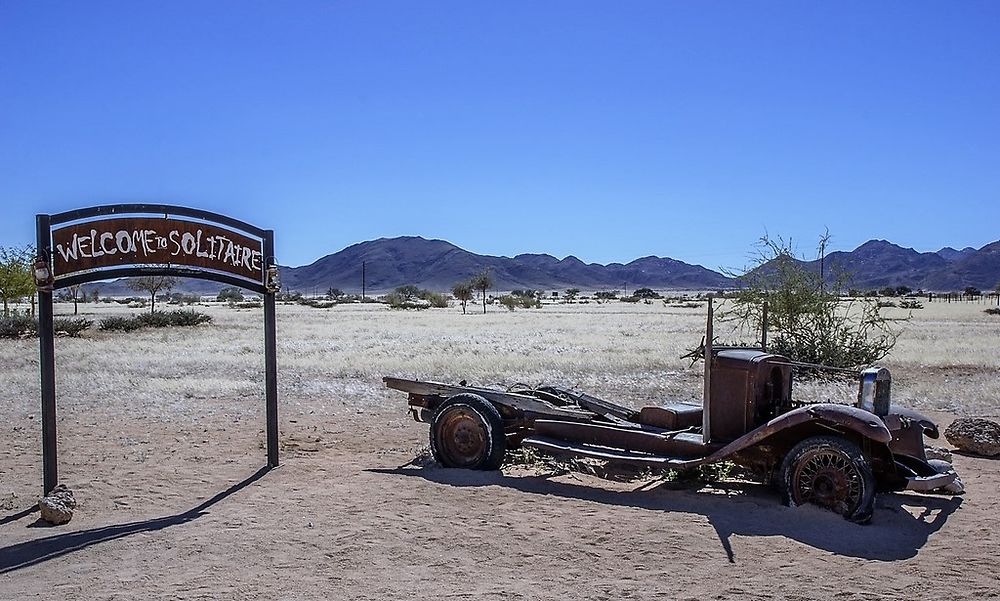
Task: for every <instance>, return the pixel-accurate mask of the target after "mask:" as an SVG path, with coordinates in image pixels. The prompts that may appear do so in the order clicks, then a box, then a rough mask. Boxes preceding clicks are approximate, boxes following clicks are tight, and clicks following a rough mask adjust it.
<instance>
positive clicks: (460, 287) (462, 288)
mask: <svg viewBox="0 0 1000 601" xmlns="http://www.w3.org/2000/svg"><path fill="white" fill-rule="evenodd" d="M451 294H452V295H453V296H454V297H455V298H456V299H458V300H459V301H460V302H461V303H462V314H463V315H465V304H466V303H468V302H469V301H470V300H472V299H473V298H474V297H475V295H474V293H473V290H472V284H470V283H469V282H459V283H457V284H455V285H454V286H452V287H451Z"/></svg>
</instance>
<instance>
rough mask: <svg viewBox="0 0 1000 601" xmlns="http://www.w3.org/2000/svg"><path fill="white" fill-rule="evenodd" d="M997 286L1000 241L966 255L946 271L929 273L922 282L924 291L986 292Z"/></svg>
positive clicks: (999, 280) (940, 270)
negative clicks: (967, 287)
mask: <svg viewBox="0 0 1000 601" xmlns="http://www.w3.org/2000/svg"><path fill="white" fill-rule="evenodd" d="M962 252H964V251H962ZM997 284H1000V240H998V241H997V242H991V243H990V244H987V245H986V246H984V247H982V248H980V249H979V250H977V251H974V252H972V253H969V254H966V255H965V256H964V257H962V258H961V259H958V260H957V261H954V262H953V263H951V264H950V265H949V266H948V268H947V269H939V270H937V271H935V272H933V273H930V274H928V275H927V277H926V278H924V280H923V287H924V288H925V289H927V290H942V291H944V290H962V289H964V288H965V287H966V286H975V287H976V288H979V289H980V290H983V291H987V290H994V289H995V288H996V286H997Z"/></svg>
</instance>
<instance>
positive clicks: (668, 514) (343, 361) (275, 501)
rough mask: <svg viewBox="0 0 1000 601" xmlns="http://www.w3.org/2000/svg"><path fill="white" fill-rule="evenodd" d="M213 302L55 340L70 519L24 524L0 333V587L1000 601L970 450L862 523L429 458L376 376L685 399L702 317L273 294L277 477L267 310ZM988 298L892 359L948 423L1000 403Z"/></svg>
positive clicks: (900, 380)
mask: <svg viewBox="0 0 1000 601" xmlns="http://www.w3.org/2000/svg"><path fill="white" fill-rule="evenodd" d="M197 308H198V309H199V310H202V311H205V312H208V313H209V314H211V315H212V317H213V322H212V323H211V324H207V325H202V326H198V327H195V328H166V329H157V330H142V331H138V332H133V333H128V334H125V333H120V332H98V331H96V330H94V331H91V332H89V333H88V334H86V335H85V337H83V338H79V339H71V338H59V339H57V340H56V361H57V395H58V411H59V414H58V427H59V447H60V465H59V467H60V476H61V481H63V482H65V483H66V484H67V485H68V486H69V487H70V488H71V489H72V490H73V491H74V492H75V494H76V498H77V500H78V502H79V507H78V508H77V511H76V515H75V517H74V518H73V520H72V522H70V523H69V524H67V525H64V526H58V527H45V526H43V525H41V524H39V523H38V513H37V512H35V511H32V507H33V506H34V505H35V503H36V501H37V498H38V495H39V493H40V492H41V457H40V438H41V434H40V430H39V422H40V419H39V409H38V404H39V401H38V398H39V392H38V342H37V340H35V339H30V340H21V341H9V340H7V341H0V365H2V374H3V378H2V380H0V415H2V416H3V418H4V419H3V424H2V425H0V428H2V431H3V432H4V433H5V436H4V437H3V440H4V441H5V444H4V445H3V446H2V447H0V599H4V600H6V599H11V600H13V599H31V598H46V599H49V598H54V597H55V598H61V599H290V600H295V599H498V600H499V599H647V598H649V599H651V598H662V599H699V600H701V599H837V600H849V599H949V600H954V599H986V598H1000V576H998V570H997V560H996V557H997V549H1000V461H998V460H990V459H982V458H974V457H968V456H962V455H956V456H955V466H956V468H957V469H958V470H959V472H960V473H961V474H962V477H963V479H964V481H965V484H966V487H967V493H966V494H965V495H964V496H961V497H949V496H932V495H919V494H912V493H907V494H885V495H880V496H879V498H878V501H877V503H876V513H875V517H874V519H873V521H872V523H871V524H870V525H867V526H859V525H855V524H852V523H849V522H847V521H845V520H843V519H841V518H840V517H838V516H836V515H834V514H832V513H829V512H825V511H822V510H819V509H816V508H811V507H800V508H788V507H784V506H782V505H781V504H780V503H779V499H778V495H777V494H776V493H775V492H774V491H772V490H771V489H769V488H767V487H765V486H763V485H760V484H754V483H750V482H743V481H739V480H724V481H722V482H719V483H715V484H711V485H695V484H680V483H676V482H664V481H658V480H648V479H647V480H637V481H631V482H614V481H608V480H602V479H599V478H597V477H594V476H591V475H586V474H582V473H575V472H571V473H563V472H558V471H554V470H552V469H549V468H548V467H546V466H544V465H536V466H530V465H513V466H505V467H504V468H503V469H502V471H501V472H469V471H464V470H449V469H443V468H440V467H435V466H434V465H433V464H432V463H430V462H428V461H426V459H425V452H426V444H427V426H426V425H424V424H418V423H415V422H413V421H412V420H411V419H410V418H409V417H408V415H407V413H406V399H405V395H404V394H402V393H399V392H396V391H392V390H387V389H385V388H384V386H383V385H382V382H381V378H382V377H383V376H386V375H393V376H400V377H413V378H422V379H434V380H440V381H446V382H457V381H459V380H461V379H466V380H468V381H469V382H470V383H474V384H478V385H496V386H507V385H511V384H514V383H517V382H524V383H529V384H537V383H542V382H545V383H553V384H561V385H564V386H572V387H576V388H579V389H581V390H585V391H588V392H591V393H592V394H595V395H597V396H602V397H606V398H609V399H615V400H621V401H624V402H626V403H630V404H634V405H641V404H647V403H658V402H661V401H666V400H674V399H680V400H697V399H699V398H700V394H701V388H700V386H701V368H700V365H695V366H693V367H692V366H691V365H690V362H689V361H688V360H682V359H680V358H679V357H680V355H682V354H683V353H684V352H686V350H687V349H690V348H692V347H694V346H696V345H697V344H698V342H699V341H700V338H701V332H702V329H703V319H704V317H703V316H704V308H700V309H694V308H684V307H670V306H666V305H665V304H663V303H659V302H656V303H653V304H650V305H645V304H641V303H640V304H635V305H630V304H626V303H618V302H614V303H608V304H600V305H599V304H595V303H588V304H575V305H561V304H555V305H547V306H545V307H543V308H541V309H535V310H518V311H516V312H513V313H509V312H507V311H505V310H503V309H502V308H499V307H491V308H490V312H489V313H488V314H487V315H482V314H477V312H476V309H475V307H474V306H471V305H470V313H469V314H468V315H463V314H462V312H461V309H459V308H457V307H452V308H449V309H430V310H426V311H392V310H389V309H387V308H385V307H384V306H382V305H357V304H355V305H339V306H336V307H334V308H330V309H314V308H309V307H304V306H299V305H279V307H278V361H279V394H280V400H279V406H280V409H279V410H280V427H281V436H280V441H281V448H282V454H281V462H282V463H281V466H280V467H278V468H276V469H273V470H270V471H267V472H266V473H265V472H264V471H262V470H261V467H262V465H263V464H264V463H265V451H264V448H263V447H264V433H263V427H264V410H263V375H262V372H263V353H262V325H261V321H262V317H261V311H260V310H259V309H246V310H238V309H231V308H228V307H226V306H222V305H217V306H211V307H197ZM984 308H985V307H984V305H978V304H964V303H952V304H947V303H925V308H924V309H922V310H917V311H914V312H913V318H912V320H911V321H909V322H907V323H905V324H901V327H902V329H903V331H902V334H901V336H900V338H899V343H898V345H897V347H896V349H895V350H894V352H893V353H892V355H890V356H889V357H888V358H887V359H886V360H885V361H884V362H883V363H884V365H885V366H887V367H889V368H890V369H891V370H892V372H893V376H894V382H893V400H894V402H895V403H898V404H902V405H908V406H910V407H913V408H916V409H919V410H922V411H924V412H926V413H928V414H930V415H932V416H933V417H935V418H937V419H938V420H939V422H940V424H941V426H942V428H943V427H944V426H945V425H946V424H947V423H948V422H949V421H950V420H951V419H954V417H955V416H966V415H968V416H973V415H974V416H985V417H993V418H996V417H997V416H998V415H1000V377H998V376H1000V353H998V352H997V350H996V348H997V347H996V345H997V342H998V341H1000V317H996V316H990V315H986V314H984V313H983V309H984ZM127 311H128V309H124V308H122V307H121V306H119V305H104V304H99V305H98V304H83V305H80V313H81V315H84V316H87V317H89V318H91V319H95V320H96V319H99V318H100V317H101V316H104V315H109V314H112V313H123V312H127ZM136 311H137V310H136ZM889 311H895V313H893V314H894V315H899V316H902V315H904V314H905V312H904V311H901V310H894V309H890V310H889ZM57 313H60V314H65V313H72V305H71V304H58V305H57ZM719 333H720V334H723V335H724V332H719ZM795 394H796V396H797V397H798V398H799V399H802V400H816V401H819V400H835V401H839V402H845V401H850V400H851V397H852V396H853V395H855V394H856V391H855V390H854V388H853V387H852V386H851V385H850V384H841V383H831V382H822V383H816V382H813V383H797V388H796V392H795ZM939 444H945V445H946V444H947V443H945V442H943V441H942V442H941V443H939Z"/></svg>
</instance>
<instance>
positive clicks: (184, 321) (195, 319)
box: [166, 309, 212, 327]
mask: <svg viewBox="0 0 1000 601" xmlns="http://www.w3.org/2000/svg"><path fill="white" fill-rule="evenodd" d="M166 315H168V316H169V317H168V319H169V321H170V325H172V326H178V327H186V326H196V325H199V324H203V323H209V322H210V321H212V316H211V315H206V314H204V313H199V312H198V311H194V310H191V309H187V310H179V311H170V312H168V313H166Z"/></svg>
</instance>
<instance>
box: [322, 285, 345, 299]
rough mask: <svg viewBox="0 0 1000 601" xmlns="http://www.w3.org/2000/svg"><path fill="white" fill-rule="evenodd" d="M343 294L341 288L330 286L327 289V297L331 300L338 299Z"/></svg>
mask: <svg viewBox="0 0 1000 601" xmlns="http://www.w3.org/2000/svg"><path fill="white" fill-rule="evenodd" d="M342 296H344V291H343V290H341V289H340V288H334V287H332V286H331V287H330V288H327V289H326V298H328V299H330V300H334V299H338V298H340V297H342Z"/></svg>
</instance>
